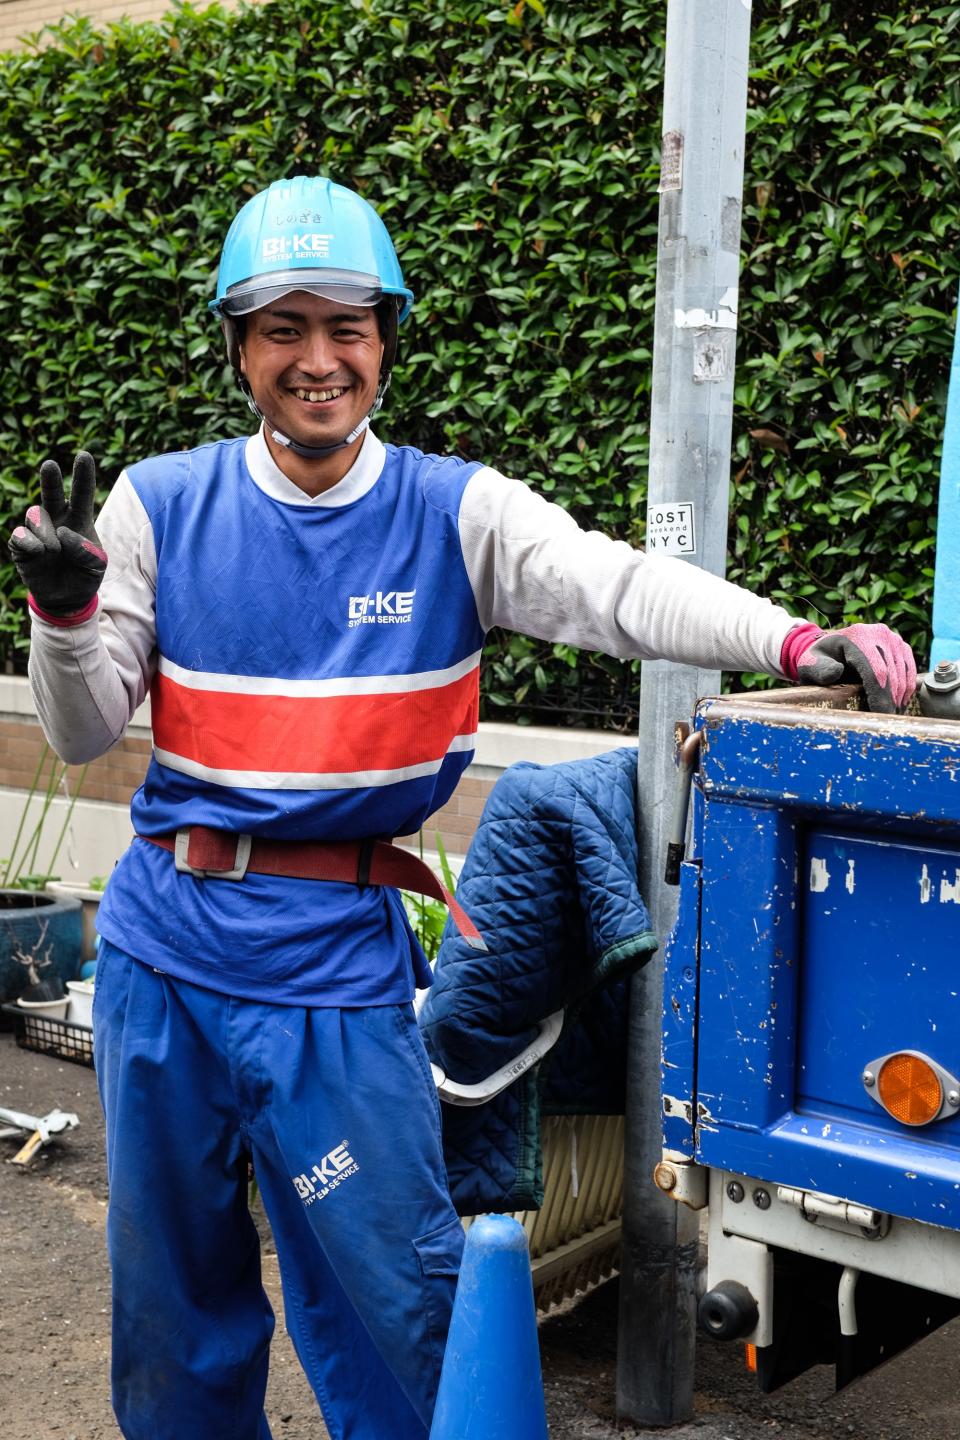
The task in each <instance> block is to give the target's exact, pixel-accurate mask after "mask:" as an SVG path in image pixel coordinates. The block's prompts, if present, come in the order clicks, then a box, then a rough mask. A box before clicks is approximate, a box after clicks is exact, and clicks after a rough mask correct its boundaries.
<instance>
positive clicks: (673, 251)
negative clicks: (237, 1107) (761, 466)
mask: <svg viewBox="0 0 960 1440" xmlns="http://www.w3.org/2000/svg"><path fill="white" fill-rule="evenodd" d="M749 45H750V0H668V5H667V50H666V74H665V80H664V101H663V132H664V133H663V158H662V161H661V171H660V231H659V238H658V256H657V295H656V318H655V325H654V355H653V399H652V406H651V423H650V482H649V504H648V511H647V545H648V548H653V549H656V550H657V551H659V552H665V553H667V554H675V555H678V556H685V557H686V558H687V562H688V563H689V564H694V565H702V566H704V567H705V568H706V569H708V570H711V571H713V572H714V573H715V574H717V575H722V574H723V573H724V570H725V566H726V542H727V502H728V489H729V479H730V436H731V426H732V414H733V371H734V352H735V347H736V327H737V294H738V285H739V257H740V208H741V196H742V193H743V155H744V140H745V130H746V101H747V62H748V55H749ZM719 684H720V676H719V674H718V673H717V672H715V671H707V670H698V669H695V668H692V667H688V666H683V665H673V664H668V663H667V662H665V661H656V662H648V663H644V666H643V673H642V678H641V687H640V764H639V772H638V813H639V825H640V888H641V892H642V894H643V896H644V898H645V899H646V901H647V904H648V906H649V908H650V912H651V916H652V919H653V925H654V929H655V930H656V931H657V933H658V934H659V935H660V936H661V944H662V943H663V942H664V941H665V940H666V937H667V935H668V933H669V931H670V927H671V925H672V924H673V921H674V918H675V912H676V891H675V890H673V889H672V888H670V887H667V886H665V885H664V883H663V866H664V859H665V856H666V850H667V842H668V838H669V829H670V821H671V818H672V808H673V804H672V802H673V796H674V791H675V789H676V780H675V774H676V772H675V770H674V765H673V727H674V724H675V723H676V721H678V720H684V719H687V718H689V716H690V715H691V714H692V711H693V707H694V703H695V702H696V700H697V698H698V697H699V696H701V695H705V694H707V695H708V694H716V693H717V692H718V689H719ZM662 990H663V977H662V966H661V965H659V964H657V963H656V962H654V964H652V965H650V966H648V967H647V969H646V970H645V971H644V972H643V973H641V974H640V975H639V976H637V977H636V978H635V979H634V981H633V985H632V995H631V1004H630V1062H629V1065H630V1068H629V1071H628V1082H627V1083H628V1094H627V1130H626V1161H625V1176H624V1181H625V1193H624V1214H623V1257H622V1269H621V1280H620V1286H621V1301H620V1331H619V1356H618V1364H617V1411H618V1414H619V1416H620V1417H621V1418H622V1419H624V1420H630V1421H633V1422H635V1423H638V1424H642V1425H676V1424H680V1423H681V1422H683V1421H684V1420H686V1419H688V1418H689V1416H690V1414H691V1412H692V1409H693V1364H694V1338H695V1303H694V1298H695V1297H694V1278H695V1266H696V1254H697V1239H698V1230H699V1226H698V1217H697V1215H696V1214H695V1213H693V1212H691V1211H690V1210H688V1209H687V1208H686V1206H684V1205H679V1204H677V1203H676V1201H674V1200H671V1199H669V1198H667V1197H666V1196H665V1195H663V1194H661V1192H660V1191H658V1190H657V1189H656V1188H655V1187H654V1185H653V1182H652V1179H651V1176H652V1173H653V1169H654V1166H655V1165H656V1163H657V1161H658V1160H659V1159H660V1148H661V1141H660V1134H661V1126H660V1100H659V1093H660V1032H661V1022H660V1009H661V1001H662Z"/></svg>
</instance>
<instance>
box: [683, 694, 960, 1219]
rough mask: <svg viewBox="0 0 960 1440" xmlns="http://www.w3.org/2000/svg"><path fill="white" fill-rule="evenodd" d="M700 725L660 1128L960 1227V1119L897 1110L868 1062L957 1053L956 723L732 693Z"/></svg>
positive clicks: (702, 714) (781, 1176) (732, 1163)
mask: <svg viewBox="0 0 960 1440" xmlns="http://www.w3.org/2000/svg"><path fill="white" fill-rule="evenodd" d="M697 723H698V725H699V726H700V727H701V728H704V729H705V730H706V736H705V741H706V743H705V746H704V752H703V754H702V757H701V773H700V776H699V779H698V786H699V793H698V794H697V795H696V797H695V799H696V803H695V819H694V831H693V843H692V846H691V859H690V860H689V861H688V862H687V863H686V864H685V865H684V871H685V883H684V885H683V886H682V889H681V905H680V915H679V919H678V923H677V928H676V930H675V932H674V935H673V937H672V940H671V943H670V947H669V952H668V959H667V977H666V992H665V993H666V995H667V1007H666V1010H665V1017H664V1058H665V1065H666V1066H667V1070H665V1072H664V1073H665V1076H666V1075H667V1073H668V1074H669V1079H668V1080H667V1079H666V1078H665V1081H664V1084H665V1086H666V1087H667V1088H666V1090H665V1093H668V1094H669V1095H670V1096H672V1097H681V1098H682V1100H683V1102H684V1108H683V1113H682V1114H681V1115H671V1116H669V1117H665V1120H664V1139H665V1143H666V1144H667V1145H668V1146H670V1147H671V1148H673V1149H677V1150H683V1151H684V1153H687V1154H689V1153H691V1147H692V1150H693V1154H694V1157H695V1158H696V1159H697V1160H698V1161H699V1162H701V1163H702V1164H705V1165H712V1166H716V1167H718V1168H722V1169H725V1170H731V1171H735V1172H738V1173H744V1174H748V1175H753V1176H756V1177H757V1178H759V1179H762V1180H767V1181H770V1182H772V1183H779V1184H783V1185H790V1186H795V1187H797V1188H802V1189H815V1190H820V1191H824V1192H826V1193H828V1194H834V1195H841V1196H843V1197H844V1198H845V1199H849V1200H853V1201H855V1202H858V1203H861V1204H864V1205H868V1206H871V1207H874V1208H877V1209H882V1210H887V1211H889V1212H891V1213H893V1214H897V1215H903V1216H907V1217H909V1218H914V1219H919V1220H926V1221H928V1222H932V1223H935V1224H939V1225H949V1226H951V1227H952V1228H956V1229H960V1200H958V1194H957V1191H958V1188H960V1117H956V1118H950V1119H945V1120H941V1121H938V1122H936V1123H935V1124H934V1125H933V1126H931V1127H930V1128H929V1129H923V1130H914V1129H911V1128H909V1127H906V1126H902V1125H899V1124H897V1123H896V1122H895V1121H893V1120H891V1119H890V1117H889V1116H888V1115H886V1113H885V1112H884V1111H883V1110H882V1109H881V1108H880V1107H879V1106H878V1105H877V1104H876V1103H875V1102H874V1101H873V1100H872V1099H871V1098H870V1097H869V1096H868V1095H867V1093H866V1092H865V1091H864V1088H863V1084H862V1079H861V1077H862V1072H863V1068H864V1065H865V1064H867V1063H868V1062H869V1061H871V1060H872V1059H873V1058H874V1057H875V1056H877V1055H882V1054H885V1053H887V1052H889V1051H891V1050H897V1049H916V1050H920V1051H922V1052H924V1053H927V1054H929V1055H930V1056H931V1057H932V1058H933V1059H935V1060H937V1061H939V1063H940V1064H942V1065H944V1066H945V1067H946V1068H947V1069H956V1066H957V1057H958V1056H960V998H958V990H960V987H958V986H957V981H956V974H957V964H958V954H960V911H958V905H960V785H958V784H957V783H956V777H957V776H958V775H960V725H958V724H953V723H951V722H944V721H939V722H927V721H923V720H920V719H905V718H899V717H886V716H871V715H864V714H857V713H847V712H837V711H829V712H824V711H817V710H800V709H799V708H794V707H780V706H774V705H766V706H765V705H764V704H763V702H760V701H745V700H742V699H739V700H727V701H712V702H704V704H703V705H702V706H701V707H700V710H699V712H698V719H697ZM698 879H699V884H698V883H697V880H698ZM692 970H695V972H696V974H695V979H694V980H693V981H691V979H690V972H691V971H692ZM691 1005H692V1006H693V1010H692V1011H691ZM687 1100H690V1101H691V1102H692V1103H691V1104H690V1107H689V1110H688V1109H687V1108H686V1101H687ZM693 1114H696V1115H697V1116H698V1119H697V1122H696V1124H695V1126H693V1127H691V1124H690V1121H689V1116H690V1115H693Z"/></svg>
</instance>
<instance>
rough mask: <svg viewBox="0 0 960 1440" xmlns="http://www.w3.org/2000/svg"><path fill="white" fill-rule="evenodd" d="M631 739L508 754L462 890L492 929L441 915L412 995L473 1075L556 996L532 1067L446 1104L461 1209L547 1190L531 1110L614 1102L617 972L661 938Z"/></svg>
mask: <svg viewBox="0 0 960 1440" xmlns="http://www.w3.org/2000/svg"><path fill="white" fill-rule="evenodd" d="M636 767H637V751H636V750H635V749H621V750H613V751H610V752H609V753H608V754H605V755H600V756H597V757H596V758H594V759H590V760H576V761H568V762H566V763H564V764H561V765H531V764H520V765H513V766H511V767H510V769H508V770H507V771H505V772H504V774H503V775H502V776H501V778H500V779H499V780H498V782H497V784H496V785H495V786H494V788H493V791H492V792H491V794H490V798H489V800H488V801H487V804H486V807H485V808H484V812H483V816H482V818H481V820H480V824H479V826H478V828H477V832H476V835H475V836H474V839H473V842H472V844H471V846H470V850H469V853H468V855H467V858H466V860H465V862H464V866H463V871H462V873H461V876H460V882H459V885H458V887H457V898H458V899H459V900H460V901H461V903H462V904H463V905H464V907H465V908H466V910H467V913H468V914H469V915H470V917H471V919H472V920H473V921H474V922H475V923H476V924H477V926H478V927H479V929H480V932H481V934H482V935H483V937H484V940H485V941H486V943H487V946H488V951H487V953H486V954H482V953H478V952H477V951H476V950H473V949H471V948H470V947H469V946H468V945H467V944H466V943H465V942H464V941H463V940H462V939H461V937H460V936H459V935H458V934H457V933H456V931H455V930H454V929H453V927H452V926H451V925H448V926H447V929H446V931H445V933H444V938H443V941H442V944H441V947H440V954H439V957H438V960H437V964H436V969H435V975H434V983H433V986H432V988H431V989H430V991H429V992H428V995H427V999H426V1001H425V1003H424V1005H423V1007H422V1009H421V1011H420V1026H421V1030H422V1033H423V1037H424V1041H425V1043H426V1047H427V1051H428V1053H429V1055H430V1058H431V1060H433V1061H434V1062H435V1063H436V1064H438V1065H439V1066H440V1067H441V1068H442V1069H443V1070H444V1071H445V1072H446V1074H447V1075H448V1076H450V1077H451V1078H452V1079H454V1080H457V1081H460V1082H462V1083H467V1084H470V1083H475V1082H477V1081H480V1080H482V1079H484V1078H485V1077H486V1076H487V1075H490V1074H491V1073H492V1072H493V1071H494V1070H497V1069H499V1068H500V1067H501V1066H502V1065H504V1064H506V1063H508V1062H509V1061H510V1060H512V1059H514V1058H515V1057H516V1056H517V1055H518V1054H519V1053H520V1051H522V1050H523V1049H524V1048H525V1046H526V1045H528V1044H529V1043H530V1041H531V1040H532V1039H533V1038H534V1036H535V1035H536V1033H537V1026H538V1022H539V1021H541V1020H542V1019H544V1018H545V1017H546V1016H547V1015H550V1014H552V1013H553V1012H554V1011H557V1010H560V1009H563V1010H564V1012H565V1018H564V1027H563V1031H562V1034H561V1037H560V1040H559V1041H558V1043H557V1045H556V1046H555V1047H554V1049H553V1051H551V1052H550V1054H549V1055H548V1056H547V1057H546V1058H545V1060H544V1061H543V1062H542V1063H541V1065H540V1066H539V1067H538V1069H536V1070H532V1071H529V1072H527V1073H526V1074H525V1075H523V1076H522V1077H521V1078H520V1079H519V1080H517V1081H515V1082H514V1084H512V1085H511V1086H510V1087H509V1088H508V1089H507V1090H505V1091H503V1092H502V1093H501V1094H500V1095H498V1096H496V1097H495V1098H494V1099H492V1100H490V1101H488V1102H486V1103H485V1104H483V1105H479V1106H475V1107H470V1108H461V1107H459V1106H453V1105H449V1104H444V1105H443V1106H442V1116H443V1140H444V1156H445V1160H446V1164H447V1173H448V1177H449V1181H450V1189H451V1193H452V1195H453V1201H454V1204H455V1206H456V1208H457V1210H458V1212H459V1213H460V1214H461V1215H473V1214H479V1213H482V1212H485V1211H510V1210H525V1209H535V1208H537V1207H539V1206H540V1204H541V1203H542V1201H543V1176H542V1156H541V1148H540V1118H541V1115H544V1114H619V1113H622V1110H623V1104H624V1093H625V1072H626V1041H627V1006H626V989H627V987H626V983H625V977H626V976H627V975H628V974H629V973H630V972H631V971H633V970H635V969H637V968H638V967H639V966H640V965H642V964H643V963H644V962H645V961H646V960H647V959H649V957H650V955H651V954H652V953H653V952H654V951H655V950H656V948H657V941H656V938H655V936H654V935H653V933H652V932H651V929H650V919H649V916H648V914H647V910H646V907H645V905H644V903H643V900H642V899H641V897H640V893H639V891H638V890H637V839H636V801H635V794H636V791H635V784H636Z"/></svg>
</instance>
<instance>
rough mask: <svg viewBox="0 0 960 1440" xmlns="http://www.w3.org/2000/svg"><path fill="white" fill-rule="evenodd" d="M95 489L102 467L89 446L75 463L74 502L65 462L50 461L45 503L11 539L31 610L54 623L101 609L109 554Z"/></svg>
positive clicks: (45, 467) (44, 469) (44, 470)
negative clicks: (98, 523)
mask: <svg viewBox="0 0 960 1440" xmlns="http://www.w3.org/2000/svg"><path fill="white" fill-rule="evenodd" d="M95 490H96V466H95V465H94V462H93V456H92V455H88V454H87V452H86V450H81V451H80V453H79V454H78V456H77V458H76V460H75V461H74V464H73V485H72V487H71V490H70V499H69V501H68V500H67V499H66V496H65V495H64V492H63V476H62V475H61V473H60V466H59V465H58V464H57V462H56V461H55V460H44V462H43V464H42V465H41V466H40V504H39V505H31V507H30V509H29V510H28V511H27V515H26V520H25V522H24V524H23V525H18V526H17V528H16V530H14V532H13V534H12V535H11V537H10V555H11V558H12V559H13V563H14V565H16V567H17V570H18V572H19V575H20V579H21V580H22V581H23V583H24V585H26V587H27V590H28V592H29V593H28V595H27V600H28V602H29V605H30V609H31V610H33V611H34V613H35V614H37V615H39V616H40V618H41V620H46V621H47V622H48V624H50V625H62V626H70V625H80V624H82V623H83V621H84V620H89V618H90V616H91V615H93V614H95V612H96V609H97V591H98V590H99V589H100V582H101V580H102V579H103V574H104V571H105V570H106V568H107V557H106V555H105V554H104V552H103V548H102V547H101V544H100V537H99V536H98V534H97V532H96V529H95V528H94V524H93V499H94V492H95Z"/></svg>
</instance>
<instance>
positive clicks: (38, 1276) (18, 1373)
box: [0, 1034, 960, 1440]
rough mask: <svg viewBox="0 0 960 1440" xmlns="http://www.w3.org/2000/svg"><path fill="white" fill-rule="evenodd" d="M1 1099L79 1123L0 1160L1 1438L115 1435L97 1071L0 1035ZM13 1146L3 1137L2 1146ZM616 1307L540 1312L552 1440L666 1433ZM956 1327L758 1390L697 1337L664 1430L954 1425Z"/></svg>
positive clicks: (293, 1434)
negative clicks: (677, 1411) (687, 1383)
mask: <svg viewBox="0 0 960 1440" xmlns="http://www.w3.org/2000/svg"><path fill="white" fill-rule="evenodd" d="M0 1105H3V1106H6V1107H7V1108H10V1109H17V1110H22V1111H26V1112H28V1113H32V1114H45V1113H46V1112H47V1111H49V1110H51V1109H52V1108H53V1107H54V1106H55V1105H59V1106H60V1108H61V1109H63V1110H72V1111H74V1112H75V1113H76V1114H77V1115H78V1116H79V1117H80V1125H79V1127H78V1128H77V1129H76V1130H74V1131H72V1132H70V1133H69V1134H68V1135H66V1136H65V1137H64V1138H63V1139H62V1140H61V1141H59V1142H56V1143H54V1144H51V1145H49V1146H47V1147H45V1149H43V1150H42V1151H41V1152H40V1153H39V1154H38V1155H37V1157H36V1158H35V1159H34V1160H33V1162H32V1163H31V1165H30V1166H29V1167H28V1168H27V1169H20V1168H19V1167H14V1166H11V1165H8V1164H4V1163H0V1357H2V1358H0V1370H2V1378H0V1386H2V1388H0V1397H2V1398H0V1407H2V1417H3V1418H2V1422H0V1433H2V1437H3V1440H117V1437H118V1436H119V1431H118V1429H117V1427H116V1424H115V1423H114V1421H113V1418H112V1414H111V1410H110V1400H109V1386H108V1360H109V1348H110V1326H109V1279H108V1274H107V1265H106V1260H105V1256H104V1244H103V1231H104V1222H105V1217H106V1202H107V1194H106V1179H105V1173H104V1164H103V1159H102V1147H103V1127H102V1122H101V1119H100V1112H99V1106H98V1103H97V1097H96V1084H95V1080H94V1076H93V1072H92V1071H91V1070H88V1069H85V1068H83V1067H81V1066H77V1065H71V1064H65V1063H62V1062H60V1061H58V1060H54V1059H50V1058H49V1057H46V1056H38V1055H35V1054H32V1053H30V1052H27V1051H21V1050H18V1049H17V1048H16V1046H15V1045H14V1043H13V1039H12V1037H11V1036H10V1035H9V1034H0ZM17 1148H18V1147H17V1144H16V1142H15V1141H13V1140H3V1141H0V1160H5V1159H9V1157H10V1156H12V1155H13V1154H14V1153H16V1150H17ZM263 1266H264V1282H265V1285H266V1289H267V1291H268V1293H269V1295H270V1299H271V1302H272V1304H273V1306H274V1309H275V1310H276V1312H277V1316H278V1324H277V1334H276V1339H275V1342H274V1347H273V1358H272V1366H271V1378H270V1386H269V1390H268V1396H267V1413H268V1417H269V1420H270V1424H271V1427H272V1429H273V1434H274V1437H275V1440H323V1437H324V1436H325V1435H326V1431H325V1430H324V1428H323V1425H322V1424H321V1421H320V1418H319V1414H318V1411H317V1409H316V1406H315V1404H314V1401H313V1398H312V1396H311V1394H310V1391H309V1389H308V1387H307V1384H306V1381H305V1379H304V1377H303V1375H302V1372H301V1371H300V1368H299V1365H298V1364H297V1361H296V1358H295V1356H294V1354H293V1350H292V1347H291V1345H290V1341H289V1339H288V1337H287V1335H286V1332H285V1330H284V1329H283V1324H282V1318H281V1317H282V1304H281V1301H280V1293H279V1282H278V1275H277V1265H276V1258H275V1256H274V1255H273V1253H272V1250H271V1247H270V1243H269V1237H268V1236H266V1237H265V1244H264V1260H263ZM616 1320H617V1287H616V1282H612V1283H610V1284H608V1285H605V1286H603V1287H602V1288H601V1289H600V1290H598V1291H596V1292H595V1293H594V1294H592V1295H589V1296H587V1297H586V1298H585V1299H583V1300H582V1301H580V1302H579V1303H578V1304H576V1305H574V1306H570V1307H567V1308H566V1309H565V1310H564V1311H563V1312H562V1313H557V1314H554V1315H553V1316H551V1317H549V1318H548V1319H546V1320H544V1321H543V1322H542V1323H541V1326H540V1341H541V1356H542V1362H543V1376H544V1388H545V1392H546V1398H547V1414H548V1420H549V1425H550V1435H551V1440H617V1437H620V1440H639V1437H647V1440H652V1437H653V1436H656V1435H659V1436H661V1437H662V1436H663V1435H664V1433H665V1432H663V1431H653V1430H636V1429H633V1428H631V1427H629V1426H625V1427H624V1428H623V1429H620V1430H618V1429H617V1427H616V1422H615V1412H614V1385H615V1374H616ZM958 1342H960V1321H955V1322H953V1323H952V1324H951V1325H948V1326H945V1327H944V1328H943V1329H942V1330H940V1331H938V1332H937V1333H936V1334H935V1335H933V1336H931V1337H930V1338H929V1339H928V1340H926V1341H924V1342H923V1344H922V1345H919V1346H917V1347H915V1348H914V1349H913V1350H912V1351H909V1352H907V1353H906V1354H905V1355H902V1356H900V1357H898V1358H897V1359H896V1360H894V1361H893V1362H891V1363H890V1364H889V1365H887V1366H886V1367H885V1368H884V1369H883V1370H881V1371H877V1372H874V1373H873V1374H872V1375H870V1376H868V1377H866V1379H864V1380H863V1381H861V1382H860V1383H859V1384H858V1385H856V1386H853V1387H851V1388H850V1389H849V1390H847V1391H845V1392H843V1393H842V1394H841V1395H839V1396H836V1395H834V1393H833V1390H832V1384H833V1377H832V1371H831V1372H828V1371H826V1370H824V1369H820V1370H815V1371H812V1372H810V1373H809V1374H808V1375H806V1376H805V1377H803V1379H802V1380H799V1381H797V1382H795V1383H794V1384H793V1385H790V1386H787V1387H786V1388H785V1389H784V1390H782V1391H780V1392H778V1393H777V1394H776V1395H774V1396H770V1397H763V1396H760V1395H759V1394H758V1393H757V1391H756V1388H755V1382H754V1380H753V1379H752V1377H751V1376H749V1375H748V1374H747V1373H746V1372H745V1370H744V1369H743V1368H742V1360H741V1355H742V1351H741V1349H740V1347H738V1346H723V1345H719V1344H715V1343H711V1342H708V1341H704V1342H703V1343H702V1344H701V1346H700V1350H699V1355H698V1361H697V1376H696V1396H695V1415H694V1418H693V1419H692V1420H691V1421H690V1422H688V1423H687V1424H685V1425H682V1426H679V1427H677V1428H675V1429H674V1430H672V1431H670V1432H667V1433H669V1434H670V1435H671V1440H769V1437H770V1436H771V1435H773V1436H778V1437H782V1440H823V1437H838V1440H840V1437H851V1436H852V1437H855V1440H921V1437H933V1440H960V1395H958V1391H957V1384H956V1380H955V1378H954V1373H955V1372H954V1366H955V1355H956V1351H957V1346H958ZM210 1440H233V1437H230V1436H211V1437H210ZM384 1440H389V1437H388V1436H385V1437H384Z"/></svg>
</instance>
